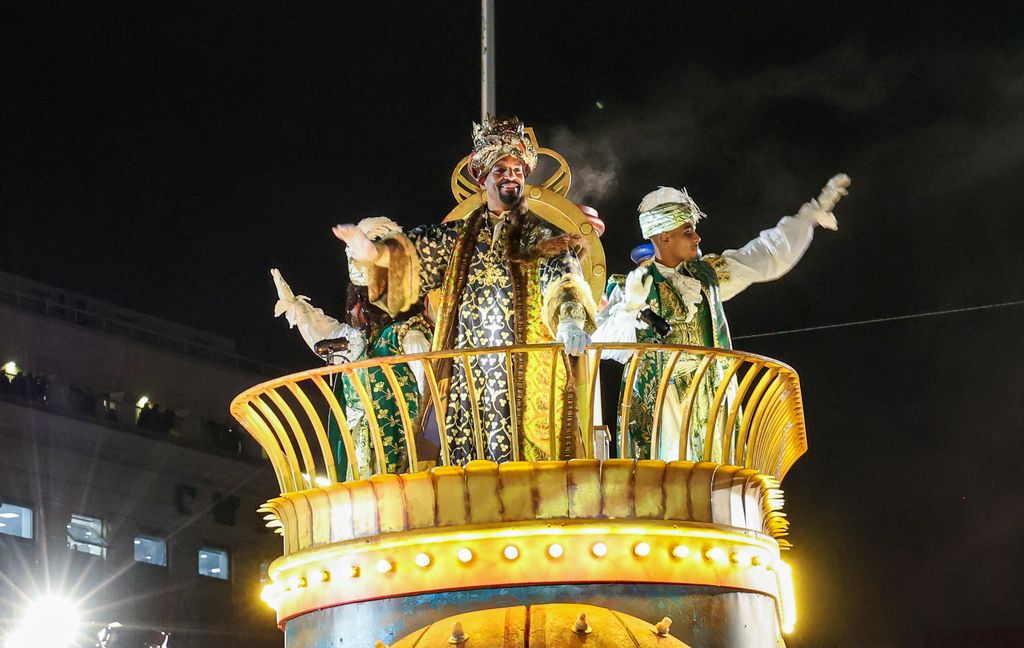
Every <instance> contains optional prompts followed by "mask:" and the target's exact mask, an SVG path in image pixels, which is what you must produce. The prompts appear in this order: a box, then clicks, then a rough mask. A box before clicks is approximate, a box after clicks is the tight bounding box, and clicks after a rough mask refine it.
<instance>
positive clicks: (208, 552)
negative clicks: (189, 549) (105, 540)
mask: <svg viewBox="0 0 1024 648" xmlns="http://www.w3.org/2000/svg"><path fill="white" fill-rule="evenodd" d="M199 574H200V575H201V576H209V577H210V578H219V579H221V580H227V579H228V552H227V550H226V549H214V548H213V547H203V548H202V549H200V550H199Z"/></svg>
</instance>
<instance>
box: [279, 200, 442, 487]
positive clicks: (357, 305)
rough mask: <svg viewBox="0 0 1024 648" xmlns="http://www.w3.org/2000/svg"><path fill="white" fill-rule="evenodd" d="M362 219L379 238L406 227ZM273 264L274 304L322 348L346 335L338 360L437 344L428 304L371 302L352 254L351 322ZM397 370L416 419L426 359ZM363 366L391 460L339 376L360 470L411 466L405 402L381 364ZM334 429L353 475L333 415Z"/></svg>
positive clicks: (365, 473) (338, 390)
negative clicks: (298, 290)
mask: <svg viewBox="0 0 1024 648" xmlns="http://www.w3.org/2000/svg"><path fill="white" fill-rule="evenodd" d="M358 227H360V228H361V230H362V231H364V232H365V233H366V234H367V236H369V237H370V238H373V239H379V238H382V237H383V236H385V235H388V234H393V233H395V232H401V228H400V227H399V226H398V224H396V223H395V222H394V221H392V220H391V219H389V218H384V217H378V218H366V219H363V220H362V221H360V223H359V225H358ZM270 272H271V276H273V278H274V283H275V285H276V286H277V295H278V302H277V304H276V306H275V308H274V313H275V316H277V317H280V316H281V315H284V316H285V317H286V318H287V320H288V324H289V326H291V327H296V326H297V327H298V329H299V333H300V334H301V335H302V338H303V340H305V342H306V344H307V345H309V348H310V349H314V353H315V347H316V344H317V342H320V341H322V340H329V339H336V338H344V339H345V340H346V342H347V347H348V348H347V349H345V350H344V351H340V352H338V353H335V354H333V355H332V356H331V358H330V361H331V363H332V364H340V363H342V362H356V361H358V360H365V359H367V358H382V357H387V356H395V355H409V354H415V353H425V352H427V351H429V350H430V338H431V335H432V330H431V329H432V326H431V324H430V322H429V321H428V320H427V318H426V316H425V314H424V312H423V310H424V309H423V306H422V305H421V304H414V305H413V306H411V307H410V308H408V309H406V310H405V311H403V312H402V313H399V314H398V316H397V317H394V318H392V317H391V316H390V315H388V314H387V313H386V312H384V311H383V310H381V309H380V308H378V307H376V306H374V305H373V304H371V303H370V300H369V297H368V294H367V290H366V274H365V272H363V271H361V270H360V269H359V268H358V267H357V266H356V265H355V264H353V263H352V261H351V259H350V260H349V282H350V283H349V286H348V291H347V304H346V306H347V308H346V311H347V313H348V315H347V320H348V321H347V322H339V321H338V320H336V319H334V318H333V317H330V316H328V315H325V314H324V312H323V310H321V309H319V308H315V307H313V305H312V304H310V303H309V298H308V297H306V296H304V295H295V294H294V293H293V292H292V289H291V287H290V286H289V285H288V283H287V282H286V281H285V280H284V278H283V277H282V276H281V272H280V271H279V270H277V269H276V268H275V269H272V270H271V271H270ZM392 370H393V371H394V373H395V378H396V379H397V382H398V385H399V388H400V390H401V392H402V398H403V399H404V400H405V403H406V406H407V407H408V408H409V417H410V419H411V420H415V419H416V416H417V413H418V408H419V400H420V397H421V396H422V395H423V393H424V392H425V390H426V386H425V377H424V371H423V366H422V364H421V363H418V362H411V363H407V364H406V363H402V364H396V365H393V366H392ZM355 374H356V378H357V379H358V380H359V381H360V382H361V383H362V385H363V386H364V387H365V388H366V391H367V393H368V394H369V396H370V398H371V400H372V401H373V408H374V413H375V415H376V418H377V425H378V426H379V428H380V433H381V440H382V442H383V446H384V455H385V459H384V466H381V465H379V462H378V461H377V458H376V455H375V452H374V449H373V442H372V439H371V436H370V435H371V432H370V426H369V421H368V420H367V417H366V412H365V408H364V405H363V402H362V400H361V399H360V398H359V393H358V391H357V390H356V388H355V385H354V384H353V382H352V378H350V377H349V376H347V375H344V376H341V378H340V379H339V380H337V381H336V382H335V386H334V394H335V396H336V397H337V398H338V402H339V403H340V404H341V405H342V407H343V408H344V411H345V420H346V423H347V424H348V427H349V430H351V432H352V441H353V445H354V448H355V462H356V465H357V466H358V468H359V475H360V477H361V478H364V479H365V478H367V477H369V476H370V475H374V474H379V473H382V472H387V473H397V472H403V471H404V470H405V469H406V468H407V466H408V453H407V451H406V443H405V431H404V427H403V424H402V417H401V413H400V410H399V403H398V400H397V399H396V398H395V394H394V390H393V389H392V388H391V385H390V383H389V382H388V380H387V377H386V376H385V374H384V371H383V370H382V369H381V368H379V367H369V368H366V369H360V370H357V371H356V372H355ZM327 432H328V439H329V440H330V444H331V448H332V451H333V453H334V460H335V466H336V468H337V470H338V474H339V475H346V474H347V475H348V477H349V478H352V474H351V473H348V472H347V471H348V467H349V460H348V457H347V453H346V451H345V444H344V442H343V441H342V438H341V431H340V429H339V426H338V424H337V421H335V420H334V418H333V417H331V418H330V420H329V421H328V431H327ZM417 450H418V451H419V452H420V453H426V454H428V455H436V451H437V448H436V446H434V447H433V448H429V447H422V448H421V447H420V442H419V441H417Z"/></svg>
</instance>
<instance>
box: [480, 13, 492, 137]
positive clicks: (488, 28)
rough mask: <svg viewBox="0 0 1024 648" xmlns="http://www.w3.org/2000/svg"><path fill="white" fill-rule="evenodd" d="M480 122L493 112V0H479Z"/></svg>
mask: <svg viewBox="0 0 1024 648" xmlns="http://www.w3.org/2000/svg"><path fill="white" fill-rule="evenodd" d="M480 4H481V12H480V16H481V22H480V123H483V120H484V119H487V114H488V113H490V114H492V115H493V114H494V113H495V108H494V103H495V102H494V0H481V2H480Z"/></svg>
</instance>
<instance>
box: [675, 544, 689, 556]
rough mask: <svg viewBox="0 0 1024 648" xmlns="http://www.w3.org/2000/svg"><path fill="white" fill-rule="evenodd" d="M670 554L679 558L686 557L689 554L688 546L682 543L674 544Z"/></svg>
mask: <svg viewBox="0 0 1024 648" xmlns="http://www.w3.org/2000/svg"><path fill="white" fill-rule="evenodd" d="M672 555H673V556H674V557H676V558H679V559H682V558H686V557H687V556H689V555H690V548H689V547H686V546H683V545H676V546H675V547H673V548H672Z"/></svg>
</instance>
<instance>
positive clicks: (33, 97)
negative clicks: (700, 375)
mask: <svg viewBox="0 0 1024 648" xmlns="http://www.w3.org/2000/svg"><path fill="white" fill-rule="evenodd" d="M498 4H499V7H498V27H497V31H498V42H497V57H498V63H497V78H498V91H497V95H498V107H499V111H500V112H502V113H515V114H517V115H518V116H520V117H521V118H523V119H524V120H525V121H526V122H527V123H529V124H531V125H533V126H535V128H536V131H537V134H538V136H539V138H540V140H541V144H542V145H546V146H549V147H552V148H555V149H556V150H558V151H559V152H561V153H562V154H563V155H565V157H566V158H567V159H568V161H569V163H570V165H571V166H572V168H573V171H574V187H573V191H572V193H571V195H570V197H573V198H575V199H577V200H578V201H582V202H587V203H588V204H591V205H593V206H595V207H596V208H597V209H599V210H600V212H601V214H602V216H603V217H604V219H605V221H606V222H607V224H608V233H607V234H606V237H605V241H604V243H605V246H606V253H607V255H608V259H609V264H610V266H611V269H612V270H613V271H624V270H627V269H628V268H629V267H630V263H629V260H628V257H627V252H628V249H629V248H631V247H632V246H633V245H635V244H636V243H639V242H640V236H639V228H638V226H637V224H636V218H635V215H636V212H635V207H636V204H637V203H638V202H639V199H640V197H641V196H643V194H645V193H646V192H647V191H649V190H651V189H653V188H655V187H656V186H657V185H659V184H666V185H677V186H678V185H685V186H687V187H688V188H689V190H690V192H691V194H692V195H693V196H694V197H695V198H696V200H697V202H698V204H700V206H701V207H702V208H703V209H704V211H706V212H707V213H708V214H709V215H710V218H709V219H708V220H707V221H706V222H704V223H703V224H702V225H701V234H702V235H703V237H704V244H703V246H702V247H703V248H704V250H705V251H707V252H713V251H720V250H722V249H724V248H728V247H738V246H739V245H742V244H743V243H745V242H746V241H747V240H748V239H749V238H751V237H752V236H754V235H755V234H756V232H757V231H758V230H760V229H762V228H764V227H768V226H770V225H772V224H774V222H775V221H776V220H777V218H778V217H780V216H782V215H784V214H787V213H793V212H794V211H795V210H796V209H797V208H798V206H799V205H800V203H801V202H803V201H804V200H806V199H807V198H809V197H811V196H813V195H816V193H817V191H818V189H819V187H820V186H821V184H822V183H824V181H825V180H827V179H828V178H829V177H830V176H831V175H832V174H834V173H836V172H839V171H844V172H846V173H848V174H849V175H850V176H851V177H852V178H853V187H852V190H851V195H850V196H849V197H848V198H847V199H845V200H844V201H843V202H842V203H841V204H840V205H839V207H838V209H837V215H838V217H839V222H840V230H839V231H838V232H834V233H833V232H828V231H823V230H818V231H817V233H816V240H815V242H814V243H813V245H812V246H811V249H810V250H809V251H808V253H807V255H806V256H805V258H804V259H803V261H802V262H801V263H800V265H799V266H798V267H797V268H796V269H795V270H794V271H793V272H792V273H790V274H789V275H788V276H787V277H785V278H784V279H783V280H781V281H778V282H776V283H773V284H767V285H763V286H755V287H753V288H752V289H751V290H749V291H748V292H746V293H744V294H742V295H741V296H739V297H738V298H736V299H735V300H734V301H732V302H730V304H729V313H730V320H731V324H732V329H733V333H734V335H736V336H737V337H738V338H740V339H738V340H737V343H736V346H737V347H738V348H740V349H743V350H747V351H753V352H758V353H763V354H766V355H769V356H772V357H775V358H778V359H780V360H783V361H785V362H787V363H789V364H791V365H792V366H793V367H794V368H795V369H796V370H797V371H798V372H799V373H800V375H801V377H802V381H803V386H804V398H805V402H806V417H807V423H808V428H809V434H810V446H811V449H810V452H809V453H808V454H807V456H806V457H804V458H803V459H802V460H801V461H800V462H798V463H797V465H796V466H795V468H794V469H793V471H792V472H791V473H790V476H789V477H788V478H787V480H786V482H785V484H784V487H785V488H786V492H787V497H788V503H787V511H788V513H789V516H790V519H791V521H792V523H793V533H792V536H791V540H792V541H793V542H794V544H795V546H796V548H795V550H794V551H792V552H790V553H789V554H788V556H787V560H788V561H790V562H791V563H792V564H793V565H794V569H795V573H796V578H797V587H798V589H797V594H798V596H799V597H800V600H799V620H798V624H797V629H796V632H795V633H794V634H793V636H792V637H791V638H790V639H789V644H790V646H793V647H798V648H802V647H806V646H921V645H934V646H940V645H941V646H945V645H972V646H973V645H978V646H983V645H988V646H996V645H1007V646H1009V645H1022V644H1020V643H1014V641H1015V640H1014V638H1015V637H1016V638H1018V639H1017V640H1019V638H1020V636H1021V633H1022V628H1024V613H1022V611H1021V610H1022V609H1024V606H1022V605H1021V603H1020V600H1019V593H1020V589H1021V586H1022V585H1024V568H1022V566H1021V565H1022V564H1024V561H1022V560H1021V555H1022V550H1024V515H1022V513H1021V508H1022V506H1021V503H1022V501H1024V497H1022V496H1024V486H1022V480H1021V478H1020V475H1019V469H1020V457H1021V454H1022V452H1024V441H1022V431H1024V430H1022V427H1024V426H1022V423H1021V417H1020V405H1021V402H1022V400H1024V398H1022V397H1024V377H1022V371H1021V362H1022V360H1024V336H1022V334H1021V328H1022V326H1024V307H1021V306H1010V307H1003V308H994V309H989V310H975V311H965V312H960V313H956V314H947V315H942V316H934V317H925V318H918V319H904V320H896V321H888V322H883V323H873V324H865V325H861V326H853V327H847V328H830V329H823V330H818V331H813V332H802V333H792V334H784V335H769V336H764V337H754V338H749V339H747V340H744V339H742V338H743V336H744V335H750V334H756V333H772V332H777V331H784V330H788V329H794V328H803V327H811V326H816V325H824V324H837V323H844V322H852V321H860V320H867V319H875V318H885V317H889V316H898V315H907V314H914V313H922V312H932V311H938V310H945V309H955V308H961V307H970V306H980V305H988V304H996V303H1002V302H1012V301H1019V300H1022V299H1024V289H1022V284H1024V260H1022V256H1021V252H1020V251H1021V244H1022V241H1024V225H1022V223H1021V218H1022V215H1024V191H1022V189H1021V180H1022V178H1024V29H1022V27H1021V25H1022V24H1024V21H1022V20H1021V19H1020V16H1019V8H1018V7H1017V6H1016V5H1015V4H1014V3H983V4H977V5H975V4H967V3H948V2H946V3H939V2H936V3H929V4H927V5H925V4H923V3H922V4H920V6H919V5H918V3H905V4H904V3H833V2H813V3H759V4H754V3H724V2H723V3H646V2H637V3H618V4H614V5H613V4H607V5H606V4H603V3H588V4H583V3H520V4H518V5H516V4H513V3H508V2H504V3H498ZM911 5H912V6H913V7H914V8H911ZM478 22H479V5H478V4H477V3H459V2H452V3H388V2H379V3H373V4H372V6H371V4H370V3H348V2H345V3H342V2H335V3H284V2H282V3H267V2H219V3H163V4H160V3H135V2H124V1H120V2H106V3H103V2H66V3H62V4H61V6H60V7H55V6H50V5H47V4H44V3H39V4H27V3H26V5H25V6H22V7H21V8H20V9H18V10H17V13H9V12H5V16H4V20H2V21H0V23H2V25H3V26H2V27H0V36H2V42H3V44H2V45H0V47H2V48H3V50H2V58H0V74H2V79H3V93H2V95H3V96H2V100H0V101H2V104H0V106H2V108H0V115H2V128H0V143H2V145H0V210H2V230H0V233H2V235H0V269H3V270H7V271H10V272H14V273H17V274H21V275H24V276H27V277H30V278H33V279H36V280H39V281H43V282H46V283H50V284H54V285H57V286H60V287H63V288H66V289H70V290H74V291H78V292H82V293H85V294H88V295H91V296H94V297H98V298H100V299H104V300H107V301H110V302H113V303H116V304H119V305H123V306H126V307H129V308H133V309H136V310H139V311H142V312H145V313H149V314H152V315H156V316H159V317H163V318H165V319H169V320H173V321H176V322H180V323H183V324H188V325H191V326H194V327H198V328H201V329H205V330H210V331H214V332H216V333H220V334H223V335H227V336H230V337H232V338H235V339H237V340H238V341H239V350H240V352H241V353H243V354H245V355H249V356H253V357H257V358H260V359H264V360H268V361H271V362H274V363H277V364H279V365H281V366H283V367H286V368H287V369H289V370H290V369H300V368H306V367H310V366H313V365H315V364H316V360H315V358H314V357H313V356H312V355H310V354H309V353H308V351H307V350H306V348H305V346H304V345H303V343H302V342H301V340H300V338H299V336H298V334H297V333H296V332H295V331H289V330H287V326H286V324H285V322H284V321H283V320H274V319H273V318H272V310H273V305H274V301H275V299H276V296H275V293H274V289H273V284H272V282H271V280H270V276H269V272H268V270H269V268H270V267H273V266H276V267H280V268H281V270H282V272H283V274H284V276H285V278H286V279H288V280H289V281H290V282H291V284H292V286H293V288H294V289H295V291H296V292H297V293H301V294H307V295H310V296H311V298H312V299H313V303H314V304H316V305H318V306H322V307H323V308H324V309H325V310H326V311H327V312H328V313H330V314H334V315H336V316H340V315H341V314H342V309H343V303H344V298H343V290H342V289H343V286H344V282H345V276H344V255H343V251H342V247H341V245H340V244H339V243H338V242H337V241H336V240H335V239H334V238H333V236H331V234H330V231H329V228H330V226H331V225H333V224H335V223H337V222H354V221H355V220H357V219H360V218H362V217H365V216H371V215H381V214H385V215H389V216H392V217H394V218H395V219H396V220H398V221H400V222H401V223H403V224H405V225H412V224H414V223H420V222H430V221H436V220H439V219H440V218H441V217H443V215H444V214H446V213H447V212H448V210H449V209H450V208H451V207H452V206H453V200H452V198H451V195H450V192H449V190H448V178H449V176H450V173H451V170H452V168H453V166H454V164H455V163H456V162H457V161H458V160H459V159H460V158H461V157H462V156H463V155H464V154H465V153H467V152H468V149H469V146H470V140H469V132H470V125H471V122H472V121H473V120H478V119H479V76H478V75H479V33H478V30H479V24H478ZM956 642H958V643H956Z"/></svg>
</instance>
